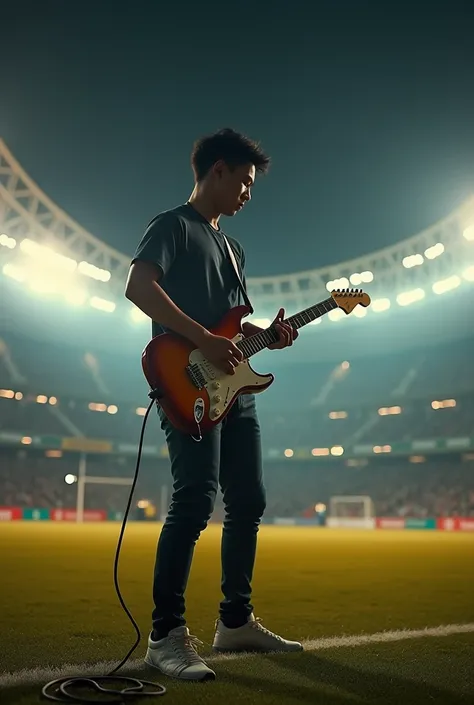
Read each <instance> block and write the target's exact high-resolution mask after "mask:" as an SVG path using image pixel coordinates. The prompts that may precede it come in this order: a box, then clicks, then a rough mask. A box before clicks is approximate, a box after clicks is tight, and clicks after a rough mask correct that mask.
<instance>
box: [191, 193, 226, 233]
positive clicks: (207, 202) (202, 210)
mask: <svg viewBox="0 0 474 705" xmlns="http://www.w3.org/2000/svg"><path fill="white" fill-rule="evenodd" d="M188 203H190V204H191V205H192V207H193V208H194V210H196V211H197V212H198V213H199V214H200V215H202V217H203V218H205V219H206V220H207V221H208V222H209V223H210V224H211V225H212V227H213V228H214V229H215V230H219V218H220V217H221V214H220V213H219V212H218V211H217V210H216V208H215V206H214V204H213V203H212V200H211V199H210V198H209V196H208V195H207V194H206V193H205V192H203V191H202V190H201V189H200V188H199V187H198V186H197V185H196V186H195V187H194V190H193V192H192V194H191V195H190V197H189V198H188Z"/></svg>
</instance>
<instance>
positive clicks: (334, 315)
mask: <svg viewBox="0 0 474 705" xmlns="http://www.w3.org/2000/svg"><path fill="white" fill-rule="evenodd" d="M345 317H346V314H345V313H344V311H343V310H342V309H340V308H335V309H333V310H332V311H329V313H328V318H329V320H330V321H341V320H342V319H343V318H345Z"/></svg>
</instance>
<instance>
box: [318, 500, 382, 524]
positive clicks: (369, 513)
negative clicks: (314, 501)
mask: <svg viewBox="0 0 474 705" xmlns="http://www.w3.org/2000/svg"><path fill="white" fill-rule="evenodd" d="M327 526H329V527H331V528H353V529H374V528H375V506H374V502H373V500H372V498H371V497H369V496H367V495H337V496H335V497H331V499H330V500H329V516H328V519H327Z"/></svg>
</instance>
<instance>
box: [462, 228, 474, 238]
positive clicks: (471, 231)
mask: <svg viewBox="0 0 474 705" xmlns="http://www.w3.org/2000/svg"><path fill="white" fill-rule="evenodd" d="M463 237H465V238H466V240H468V241H469V242H474V224H473V225H469V226H468V227H467V228H466V229H465V230H464V232H463Z"/></svg>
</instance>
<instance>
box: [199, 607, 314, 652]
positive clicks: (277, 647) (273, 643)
mask: <svg viewBox="0 0 474 705" xmlns="http://www.w3.org/2000/svg"><path fill="white" fill-rule="evenodd" d="M212 648H213V650H214V651H219V652H226V651H259V652H267V653H268V652H272V651H303V645H302V644H300V643H299V641H288V640H287V639H283V638H282V637H281V636H278V634H274V633H273V632H271V631H270V630H269V629H265V627H264V626H263V625H262V624H261V621H260V619H258V618H257V619H255V617H254V616H253V614H251V615H250V617H249V621H248V622H247V623H246V624H244V625H243V626H242V627H237V629H229V628H228V627H226V626H225V625H224V624H223V623H222V622H221V620H220V619H218V620H217V622H216V633H215V636H214V642H213V644H212Z"/></svg>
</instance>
